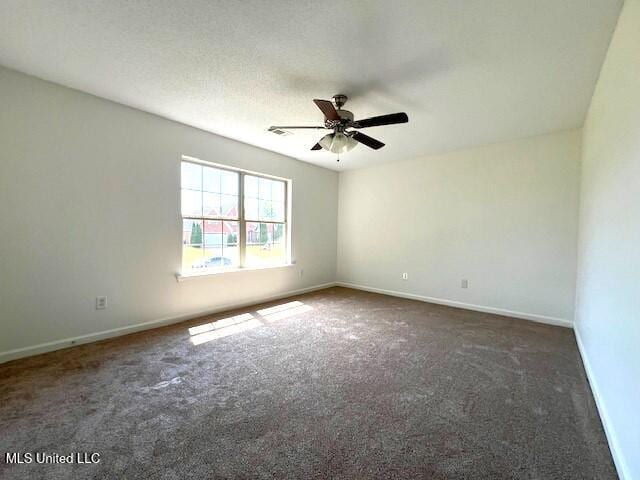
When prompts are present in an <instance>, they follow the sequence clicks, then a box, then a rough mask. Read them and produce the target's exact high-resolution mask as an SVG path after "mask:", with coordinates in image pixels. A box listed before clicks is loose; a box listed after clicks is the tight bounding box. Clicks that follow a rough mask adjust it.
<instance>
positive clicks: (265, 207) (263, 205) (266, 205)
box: [260, 200, 273, 220]
mask: <svg viewBox="0 0 640 480" xmlns="http://www.w3.org/2000/svg"><path fill="white" fill-rule="evenodd" d="M260 220H273V207H272V206H271V201H269V200H260Z"/></svg>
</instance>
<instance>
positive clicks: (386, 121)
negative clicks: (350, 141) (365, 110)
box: [353, 112, 409, 128]
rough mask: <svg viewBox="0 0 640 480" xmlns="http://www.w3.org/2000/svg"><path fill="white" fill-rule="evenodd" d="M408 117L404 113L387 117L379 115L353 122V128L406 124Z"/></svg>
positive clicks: (391, 114)
mask: <svg viewBox="0 0 640 480" xmlns="http://www.w3.org/2000/svg"><path fill="white" fill-rule="evenodd" d="M408 121H409V117H408V116H407V114H406V113H404V112H400V113H390V114H389V115H380V116H379V117H371V118H365V119H364V120H358V121H357V122H353V128H367V127H378V126H380V125H393V124H395V123H407V122H408Z"/></svg>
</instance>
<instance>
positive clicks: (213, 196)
mask: <svg viewBox="0 0 640 480" xmlns="http://www.w3.org/2000/svg"><path fill="white" fill-rule="evenodd" d="M202 213H203V214H204V215H209V216H212V217H214V216H215V217H217V216H219V215H220V194H219V193H208V192H204V193H203V194H202Z"/></svg>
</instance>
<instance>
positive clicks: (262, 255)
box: [246, 222, 286, 266]
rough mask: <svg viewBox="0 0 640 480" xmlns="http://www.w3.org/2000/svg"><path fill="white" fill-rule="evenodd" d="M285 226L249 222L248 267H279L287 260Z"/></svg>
mask: <svg viewBox="0 0 640 480" xmlns="http://www.w3.org/2000/svg"><path fill="white" fill-rule="evenodd" d="M285 250H286V247H285V241H284V225H283V224H273V223H258V222H247V246H246V263H247V265H248V266H262V265H277V264H282V263H284V262H285V260H286V251H285Z"/></svg>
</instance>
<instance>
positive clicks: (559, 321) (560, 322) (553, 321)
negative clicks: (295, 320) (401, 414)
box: [336, 282, 573, 328]
mask: <svg viewBox="0 0 640 480" xmlns="http://www.w3.org/2000/svg"><path fill="white" fill-rule="evenodd" d="M336 285H337V286H340V287H346V288H354V289H356V290H364V291H366V292H373V293H382V294H384V295H391V296H394V297H401V298H408V299H411V300H419V301H421V302H427V303H437V304H438V305H446V306H448V307H456V308H463V309H465V310H474V311H476V312H484V313H493V314H496V315H503V316H507V317H515V318H522V319H524V320H531V321H534V322H539V323H546V324H549V325H557V326H560V327H567V328H573V322H572V321H571V320H566V319H564V318H556V317H548V316H545V315H538V314H535V313H523V312H516V311H513V310H505V309H503V308H495V307H487V306H484V305H474V304H471V303H464V302H458V301H455V300H447V299H444V298H436V297H427V296H424V295H417V294H414V293H405V292H396V291H394V290H386V289H384V288H376V287H369V286H366V285H358V284H355V283H348V282H336Z"/></svg>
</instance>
